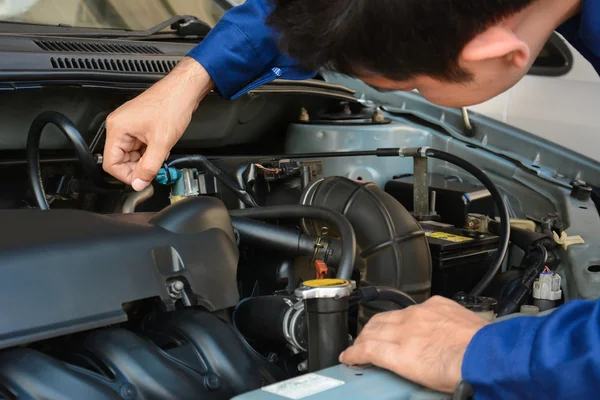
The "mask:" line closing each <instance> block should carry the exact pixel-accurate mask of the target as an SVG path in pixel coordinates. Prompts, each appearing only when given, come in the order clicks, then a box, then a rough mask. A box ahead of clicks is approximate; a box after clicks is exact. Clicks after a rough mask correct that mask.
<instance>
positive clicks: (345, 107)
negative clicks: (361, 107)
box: [344, 103, 352, 115]
mask: <svg viewBox="0 0 600 400" xmlns="http://www.w3.org/2000/svg"><path fill="white" fill-rule="evenodd" d="M344 114H346V115H352V110H351V109H350V104H347V103H346V104H344Z"/></svg>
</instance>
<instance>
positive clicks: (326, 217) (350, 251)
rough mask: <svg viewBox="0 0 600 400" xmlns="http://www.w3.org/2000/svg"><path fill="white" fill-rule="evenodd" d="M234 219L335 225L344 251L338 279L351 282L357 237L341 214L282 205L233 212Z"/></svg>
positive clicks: (324, 209) (321, 208) (320, 209)
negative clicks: (311, 222)
mask: <svg viewBox="0 0 600 400" xmlns="http://www.w3.org/2000/svg"><path fill="white" fill-rule="evenodd" d="M229 214H230V215H231V216H232V217H242V218H251V219H265V220H267V219H286V218H294V219H302V218H308V219H316V220H319V221H324V222H327V223H329V224H331V225H333V226H334V227H335V228H336V229H337V230H338V233H339V235H340V237H341V240H342V251H341V256H340V262H339V265H338V270H337V278H339V279H344V280H350V279H351V278H352V272H353V271H354V260H355V253H356V236H355V235H354V229H353V228H352V225H351V224H350V222H348V220H347V219H346V218H345V217H344V216H343V215H342V214H340V213H339V212H337V211H334V210H331V209H327V208H324V207H313V206H305V205H297V204H292V205H282V206H269V207H257V208H248V209H243V210H231V211H230V212H229Z"/></svg>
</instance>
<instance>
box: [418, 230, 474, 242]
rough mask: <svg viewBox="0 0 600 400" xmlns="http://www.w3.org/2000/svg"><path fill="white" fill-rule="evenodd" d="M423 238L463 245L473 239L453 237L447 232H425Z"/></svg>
mask: <svg viewBox="0 0 600 400" xmlns="http://www.w3.org/2000/svg"><path fill="white" fill-rule="evenodd" d="M425 236H427V237H432V238H435V239H440V240H445V241H448V242H454V243H463V242H469V241H471V240H473V238H470V237H466V236H459V235H453V234H451V233H447V232H425Z"/></svg>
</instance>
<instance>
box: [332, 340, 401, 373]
mask: <svg viewBox="0 0 600 400" xmlns="http://www.w3.org/2000/svg"><path fill="white" fill-rule="evenodd" d="M399 352H400V346H398V345H397V344H395V343H392V342H384V341H380V340H367V341H363V342H360V343H357V344H355V345H354V346H351V347H349V348H348V349H347V350H346V351H344V352H343V353H342V354H341V356H340V361H341V362H342V363H344V364H346V365H365V364H373V365H375V366H377V367H380V368H385V369H388V370H392V371H394V372H397V371H396V369H397V368H396V367H397V366H398V364H401V361H400V359H398V358H397V357H395V356H393V355H394V354H399Z"/></svg>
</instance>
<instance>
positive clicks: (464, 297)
mask: <svg viewBox="0 0 600 400" xmlns="http://www.w3.org/2000/svg"><path fill="white" fill-rule="evenodd" d="M452 300H454V301H456V302H457V303H458V304H460V305H461V306H463V307H465V308H467V309H469V310H471V311H473V312H474V313H475V314H478V315H479V316H480V317H482V318H483V319H485V320H487V321H493V320H494V318H496V313H495V312H494V309H495V308H496V306H497V305H498V301H497V300H496V299H494V298H492V297H481V296H471V295H469V294H465V293H459V294H456V295H454V296H453V297H452Z"/></svg>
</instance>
